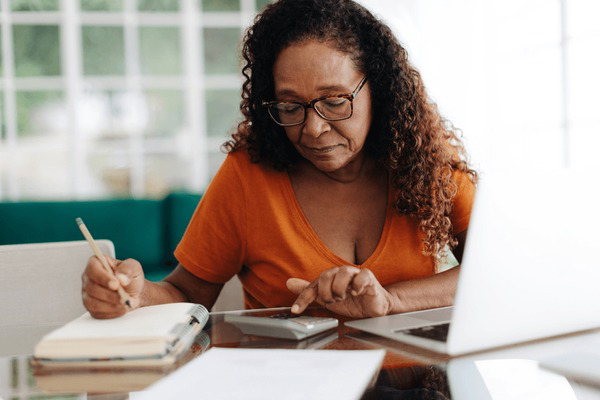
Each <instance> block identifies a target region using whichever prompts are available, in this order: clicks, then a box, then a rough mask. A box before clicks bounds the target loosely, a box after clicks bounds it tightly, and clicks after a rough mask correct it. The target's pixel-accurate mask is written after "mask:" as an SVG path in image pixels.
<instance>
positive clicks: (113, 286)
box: [108, 281, 119, 290]
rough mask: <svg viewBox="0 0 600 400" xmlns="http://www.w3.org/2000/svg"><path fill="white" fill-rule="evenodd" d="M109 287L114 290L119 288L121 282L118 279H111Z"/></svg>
mask: <svg viewBox="0 0 600 400" xmlns="http://www.w3.org/2000/svg"><path fill="white" fill-rule="evenodd" d="M108 287H109V288H110V289H112V290H117V289H118V288H119V282H117V281H109V282H108Z"/></svg>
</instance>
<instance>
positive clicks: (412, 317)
mask: <svg viewBox="0 0 600 400" xmlns="http://www.w3.org/2000/svg"><path fill="white" fill-rule="evenodd" d="M596 180H597V177H593V176H592V175H591V173H586V172H582V171H573V170H560V171H519V172H518V173H514V174H510V173H500V174H498V173H497V174H487V175H484V176H483V177H482V179H481V181H480V183H479V185H478V188H477V194H476V199H475V204H474V206H473V210H472V213H471V220H470V224H469V231H468V234H467V236H468V237H467V242H466V246H465V251H464V255H463V260H462V264H461V272H460V276H459V280H458V286H457V290H456V296H455V301H454V307H444V308H439V309H432V310H425V311H417V312H411V313H404V314H397V315H390V316H385V317H377V318H370V319H363V320H358V321H351V322H346V325H347V326H350V327H352V328H356V329H359V330H363V331H366V332H370V333H374V334H376V335H381V336H384V337H388V338H391V339H395V340H398V341H401V342H404V343H409V344H412V345H416V346H420V347H425V348H428V349H431V350H434V351H437V352H440V353H445V354H449V355H458V354H464V353H470V352H475V351H480V350H484V349H489V348H493V347H499V346H504V345H510V344H514V343H519V342H525V341H530V340H534V339H540V338H546V337H551V336H556V335H561V334H565V333H570V332H576V331H583V330H586V329H591V328H595V327H599V326H600V296H597V294H596V293H597V282H599V281H600V258H598V245H597V239H598V233H597V227H598V226H600V207H598V205H597V198H598V193H597V191H598V189H597V188H596V185H595V184H593V183H592V182H595V181H596Z"/></svg>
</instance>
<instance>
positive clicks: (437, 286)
mask: <svg viewBox="0 0 600 400" xmlns="http://www.w3.org/2000/svg"><path fill="white" fill-rule="evenodd" d="M466 238H467V230H464V231H463V232H461V233H459V234H458V235H456V239H457V241H458V244H457V245H456V247H455V248H454V250H453V252H452V253H453V254H454V257H455V258H456V260H457V261H458V263H459V265H458V266H456V267H454V268H451V269H449V270H447V271H444V272H440V273H439V274H435V275H432V276H428V277H426V278H420V279H413V280H410V281H403V282H397V283H394V284H392V285H388V286H386V287H385V289H386V290H387V291H388V292H389V293H390V294H391V295H392V303H391V310H390V312H389V313H388V314H397V313H401V312H406V311H414V310H424V309H427V308H436V307H443V306H449V305H451V304H453V303H454V294H455V293H456V284H457V282H458V274H459V272H460V263H461V262H462V256H463V252H464V249H465V241H466Z"/></svg>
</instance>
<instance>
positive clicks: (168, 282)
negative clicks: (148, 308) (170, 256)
mask: <svg viewBox="0 0 600 400" xmlns="http://www.w3.org/2000/svg"><path fill="white" fill-rule="evenodd" d="M146 283H147V284H146V287H145V290H144V292H143V293H142V304H143V305H151V304H161V303H172V302H179V301H189V302H191V303H198V304H202V305H204V306H205V307H206V308H207V309H209V310H210V309H211V308H212V306H213V305H214V304H215V302H216V301H217V297H219V293H221V289H223V285H224V284H223V283H212V282H208V281H205V280H204V279H201V278H198V277H197V276H196V275H194V274H192V273H191V272H189V271H188V270H187V269H185V268H184V267H183V265H181V264H178V265H177V267H176V268H175V269H174V270H173V272H171V273H170V274H169V275H168V276H167V277H165V279H163V280H162V281H161V282H148V281H146Z"/></svg>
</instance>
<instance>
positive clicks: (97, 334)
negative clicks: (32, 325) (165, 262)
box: [33, 303, 208, 367]
mask: <svg viewBox="0 0 600 400" xmlns="http://www.w3.org/2000/svg"><path fill="white" fill-rule="evenodd" d="M207 320H208V311H207V310H206V308H205V307H204V306H202V305H200V304H192V303H170V304H160V305H155V306H148V307H141V308H138V309H135V310H133V311H131V312H128V313H127V314H125V315H122V316H120V317H118V318H114V319H95V318H93V317H92V316H91V315H90V314H89V313H85V314H83V315H82V316H81V317H79V318H77V319H75V320H73V321H71V322H69V323H67V324H66V325H64V326H62V327H60V328H58V329H56V330H54V331H52V332H50V333H48V334H47V335H46V336H44V337H43V338H42V339H41V340H40V342H39V343H38V344H37V345H36V347H35V350H34V359H33V362H34V365H43V366H47V367H52V366H60V367H68V366H73V367H75V366H77V367H82V366H94V367H101V366H140V367H142V366H161V365H169V364H172V363H173V362H175V361H176V360H177V359H178V358H179V357H180V356H181V355H182V354H184V353H185V352H186V351H187V350H188V349H189V347H190V346H191V344H192V342H193V341H194V338H195V337H196V336H197V335H198V333H200V331H201V329H202V327H204V325H205V324H206V322H207Z"/></svg>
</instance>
